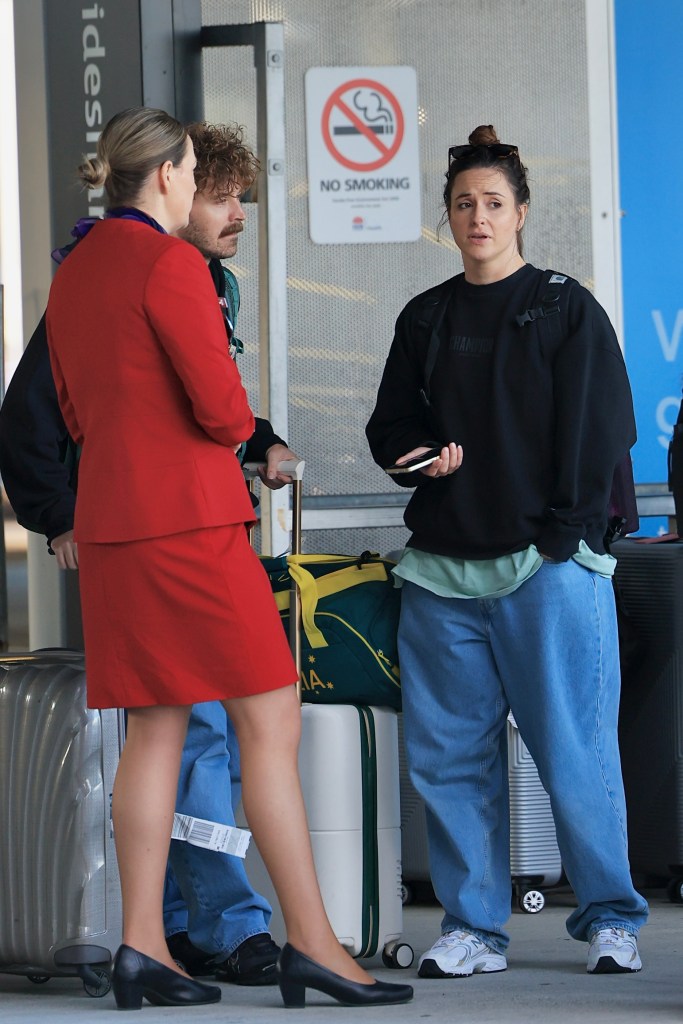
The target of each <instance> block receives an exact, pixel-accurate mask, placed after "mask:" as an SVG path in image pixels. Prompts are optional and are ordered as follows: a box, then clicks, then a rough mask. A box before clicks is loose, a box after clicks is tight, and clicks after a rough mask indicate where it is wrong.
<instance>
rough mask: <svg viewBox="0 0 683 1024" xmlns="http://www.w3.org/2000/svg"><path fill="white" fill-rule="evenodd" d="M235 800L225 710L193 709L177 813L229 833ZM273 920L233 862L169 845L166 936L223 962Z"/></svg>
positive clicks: (234, 747)
mask: <svg viewBox="0 0 683 1024" xmlns="http://www.w3.org/2000/svg"><path fill="white" fill-rule="evenodd" d="M240 792H241V775H240V755H239V746H238V744H237V736H236V735H235V730H234V729H233V727H232V723H231V722H230V719H229V718H228V716H227V714H226V712H225V708H224V707H223V705H222V704H220V703H219V702H218V701H212V702H209V703H205V704H195V706H194V708H193V709H192V714H191V715H190V721H189V724H188V729H187V739H186V741H185V747H184V748H183V756H182V761H181V764H180V779H179V782H178V798H177V802H176V810H177V811H178V812H179V813H180V814H191V815H193V816H194V817H196V818H205V819H208V820H209V821H217V822H220V824H222V825H234V824H235V815H234V811H233V807H236V806H237V805H238V804H239V801H240ZM181 892H182V895H181ZM183 897H184V900H183ZM271 913H272V911H271V908H270V905H269V903H268V902H267V901H266V900H265V899H264V898H263V896H259V895H258V893H256V892H254V890H253V889H252V887H251V885H250V883H249V879H248V878H247V875H246V872H245V870H244V863H243V861H242V860H240V858H239V857H233V856H231V855H230V854H227V853H216V852H215V851H213V850H204V849H202V848H200V847H197V846H191V845H190V843H184V842H180V841H179V840H177V839H173V840H171V851H170V854H169V869H168V871H167V874H166V886H165V890H164V927H165V931H166V935H173V934H174V933H176V932H184V931H186V932H187V933H188V935H189V937H190V941H191V942H193V943H194V945H195V946H199V948H200V949H204V950H206V952H207V953H215V954H216V956H217V957H218V958H219V959H225V958H226V957H228V956H230V954H231V953H232V952H233V951H234V950H235V949H236V948H237V946H239V945H240V943H242V942H244V940H245V939H248V938H249V937H250V936H251V935H258V934H259V933H261V932H267V931H268V925H269V923H270V917H271Z"/></svg>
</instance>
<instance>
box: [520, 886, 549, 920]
mask: <svg viewBox="0 0 683 1024" xmlns="http://www.w3.org/2000/svg"><path fill="white" fill-rule="evenodd" d="M517 906H518V907H519V909H520V910H523V911H524V913H525V914H540V912H541V911H542V910H543V908H544V906H545V896H544V895H543V893H542V892H541V890H540V889H520V890H519V891H518V894H517Z"/></svg>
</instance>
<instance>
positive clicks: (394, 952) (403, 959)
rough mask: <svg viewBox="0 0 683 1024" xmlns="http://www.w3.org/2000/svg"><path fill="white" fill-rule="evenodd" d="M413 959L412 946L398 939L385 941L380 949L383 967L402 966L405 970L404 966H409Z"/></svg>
mask: <svg viewBox="0 0 683 1024" xmlns="http://www.w3.org/2000/svg"><path fill="white" fill-rule="evenodd" d="M414 959H415V953H414V952H413V947H412V946H409V945H408V944H407V943H406V942H400V941H398V940H394V941H393V942H387V944H386V946H385V947H384V949H383V950H382V963H383V964H384V966H385V967H390V968H393V969H396V968H402V969H404V970H405V968H406V967H410V965H411V964H412V962H413V960H414Z"/></svg>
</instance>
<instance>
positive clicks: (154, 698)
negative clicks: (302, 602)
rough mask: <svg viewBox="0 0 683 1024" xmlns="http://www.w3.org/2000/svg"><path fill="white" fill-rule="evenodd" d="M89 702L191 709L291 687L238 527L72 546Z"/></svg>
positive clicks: (274, 617) (288, 666)
mask: <svg viewBox="0 0 683 1024" xmlns="http://www.w3.org/2000/svg"><path fill="white" fill-rule="evenodd" d="M78 560H79V577H80V590H81V605H82V613H83V633H84V638H85V662H86V678H87V686H88V704H89V706H90V707H93V708H108V707H123V708H133V707H147V706H150V705H155V704H164V705H179V704H196V703H200V702H201V701H208V700H222V699H225V698H230V697H246V696H249V695H250V694H255V693H263V692H265V691H267V690H277V689H279V688H281V687H284V686H291V685H293V683H295V682H296V668H295V666H294V661H293V659H292V656H291V654H290V651H289V645H288V643H287V637H286V635H285V631H284V629H283V627H282V623H281V621H280V616H279V614H278V611H277V609H276V607H275V601H274V599H273V594H272V591H271V589H270V583H269V582H268V577H267V576H266V573H265V571H264V569H263V567H262V565H261V563H260V561H259V559H258V557H257V556H256V554H255V553H254V551H253V550H252V549H251V547H250V546H249V542H248V538H247V532H246V530H245V528H244V525H243V524H242V523H238V524H236V525H231V526H220V527H213V528H210V529H201V530H191V531H188V532H186V533H176V534H171V535H170V536H167V537H154V538H151V539H147V540H139V541H129V542H126V543H120V544H85V543H80V544H79V545H78Z"/></svg>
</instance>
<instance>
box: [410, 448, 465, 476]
mask: <svg viewBox="0 0 683 1024" xmlns="http://www.w3.org/2000/svg"><path fill="white" fill-rule="evenodd" d="M428 451H431V449H430V448H429V446H428V445H426V444H423V445H421V446H420V447H419V448H413V450H412V451H410V452H407V453H406V454H405V455H402V456H401V458H400V459H396V465H397V466H401V465H402V464H403V463H404V462H408V460H409V459H415V458H417V456H418V455H422V454H423V453H424V452H428ZM461 465H462V445H460V444H456V443H455V442H454V441H451V443H450V444H449V445H445V446H444V447H443V448H442V449H441V455H440V457H439V458H438V459H435V460H434V462H431V463H430V464H429V465H428V466H423V467H422V469H420V470H419V471H418V472H420V473H424V475H425V476H431V477H439V476H450V474H451V473H455V471H456V469H460V466H461Z"/></svg>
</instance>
